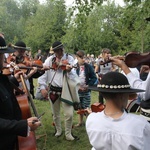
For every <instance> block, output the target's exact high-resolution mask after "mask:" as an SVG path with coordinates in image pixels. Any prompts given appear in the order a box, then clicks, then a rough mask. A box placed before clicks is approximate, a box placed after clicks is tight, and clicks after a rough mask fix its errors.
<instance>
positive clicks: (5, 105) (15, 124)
mask: <svg viewBox="0 0 150 150" xmlns="http://www.w3.org/2000/svg"><path fill="white" fill-rule="evenodd" d="M13 52H14V50H13V49H11V48H8V47H7V46H6V43H5V40H4V39H3V38H2V37H0V53H13ZM27 133H28V125H27V120H21V110H20V107H19V105H18V102H17V100H16V97H15V95H14V93H13V88H12V87H11V83H10V81H9V79H8V77H7V76H6V75H3V74H2V71H1V72H0V149H1V150H13V149H14V147H15V144H16V142H17V136H18V135H19V136H27Z"/></svg>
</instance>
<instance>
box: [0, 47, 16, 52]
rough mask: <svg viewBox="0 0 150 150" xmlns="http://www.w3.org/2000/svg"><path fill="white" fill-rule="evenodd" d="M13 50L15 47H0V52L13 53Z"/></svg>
mask: <svg viewBox="0 0 150 150" xmlns="http://www.w3.org/2000/svg"><path fill="white" fill-rule="evenodd" d="M15 51H16V50H15V49H12V48H10V47H7V48H6V49H0V53H14V52H15Z"/></svg>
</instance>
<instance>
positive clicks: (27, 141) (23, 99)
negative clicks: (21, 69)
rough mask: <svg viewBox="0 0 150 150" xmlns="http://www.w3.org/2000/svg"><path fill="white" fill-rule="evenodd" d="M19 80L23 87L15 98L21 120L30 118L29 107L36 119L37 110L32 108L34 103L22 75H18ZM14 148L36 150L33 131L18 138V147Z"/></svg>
mask: <svg viewBox="0 0 150 150" xmlns="http://www.w3.org/2000/svg"><path fill="white" fill-rule="evenodd" d="M20 79H21V82H22V86H23V90H22V91H23V92H22V93H20V94H19V95H17V96H16V98H17V100H18V103H19V106H20V109H21V112H22V119H28V118H30V117H32V113H31V109H30V105H31V107H32V109H33V113H34V114H35V116H36V117H38V113H37V110H36V108H35V106H34V102H33V100H32V98H31V95H30V93H29V90H28V88H27V85H26V82H25V79H24V76H23V74H21V75H20ZM15 89H16V88H15ZM16 147H17V149H18V150H37V144H36V137H35V133H34V131H30V132H29V135H28V136H27V137H21V136H18V145H17V146H16Z"/></svg>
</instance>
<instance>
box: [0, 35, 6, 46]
mask: <svg viewBox="0 0 150 150" xmlns="http://www.w3.org/2000/svg"><path fill="white" fill-rule="evenodd" d="M4 46H6V42H5V40H4V38H2V37H1V36H0V47H4Z"/></svg>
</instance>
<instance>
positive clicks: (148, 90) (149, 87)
mask: <svg viewBox="0 0 150 150" xmlns="http://www.w3.org/2000/svg"><path fill="white" fill-rule="evenodd" d="M126 77H127V79H128V81H129V83H130V85H131V87H132V88H137V89H143V90H145V92H142V93H138V94H139V96H140V97H141V98H142V99H143V100H148V99H150V73H149V74H148V76H147V79H146V80H145V81H142V80H141V79H140V78H138V77H136V76H135V75H134V74H133V73H132V72H130V73H128V74H127V75H126Z"/></svg>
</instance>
